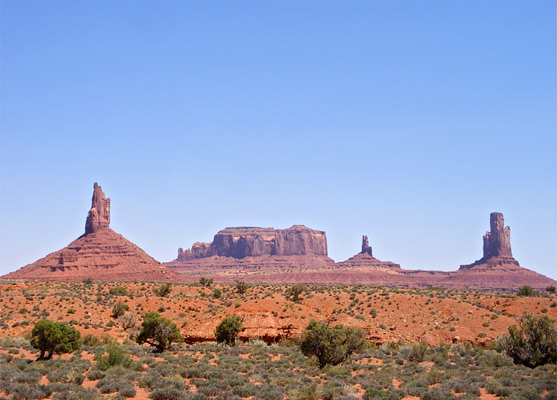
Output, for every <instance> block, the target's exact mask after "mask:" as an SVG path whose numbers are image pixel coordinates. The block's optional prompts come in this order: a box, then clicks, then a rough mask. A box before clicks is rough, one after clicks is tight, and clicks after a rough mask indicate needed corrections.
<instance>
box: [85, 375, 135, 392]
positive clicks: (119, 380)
mask: <svg viewBox="0 0 557 400" xmlns="http://www.w3.org/2000/svg"><path fill="white" fill-rule="evenodd" d="M95 387H97V389H99V392H100V393H102V394H107V393H116V392H118V393H119V392H122V391H124V392H125V393H131V391H133V392H134V396H135V388H134V384H133V383H132V382H130V381H129V380H127V379H125V378H123V377H119V376H115V375H107V376H105V377H104V378H102V379H101V380H100V381H98V382H97V384H96V385H95ZM125 397H128V396H125ZM132 397H133V396H132Z"/></svg>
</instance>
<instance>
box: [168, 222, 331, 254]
mask: <svg viewBox="0 0 557 400" xmlns="http://www.w3.org/2000/svg"><path fill="white" fill-rule="evenodd" d="M265 255H270V256H271V255H277V256H292V255H319V256H327V237H326V235H325V232H323V231H316V230H313V229H309V228H306V227H305V226H303V225H294V226H292V227H291V228H288V229H273V228H256V227H233V228H226V229H223V230H221V231H219V232H218V233H217V234H216V235H215V237H214V238H213V241H212V242H211V243H199V242H198V243H195V244H194V245H193V246H192V247H191V249H188V250H183V249H182V248H180V249H178V259H177V260H178V261H187V260H193V259H200V258H206V257H212V256H219V257H232V258H237V259H242V258H245V257H257V256H265Z"/></svg>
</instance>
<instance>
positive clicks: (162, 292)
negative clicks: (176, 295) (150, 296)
mask: <svg viewBox="0 0 557 400" xmlns="http://www.w3.org/2000/svg"><path fill="white" fill-rule="evenodd" d="M171 291H172V284H171V283H169V282H167V283H163V284H162V285H160V286H159V287H158V288H156V289H155V290H154V292H155V294H156V295H157V296H159V297H166V296H168V295H169V294H170V292H171Z"/></svg>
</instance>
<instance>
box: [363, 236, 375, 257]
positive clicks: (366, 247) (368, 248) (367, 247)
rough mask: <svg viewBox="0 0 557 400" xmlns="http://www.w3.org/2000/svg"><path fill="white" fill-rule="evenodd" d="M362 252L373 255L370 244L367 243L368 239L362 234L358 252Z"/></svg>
mask: <svg viewBox="0 0 557 400" xmlns="http://www.w3.org/2000/svg"><path fill="white" fill-rule="evenodd" d="M364 253H367V254H369V255H370V256H372V257H373V253H372V250H371V246H370V245H369V239H368V238H367V235H363V236H362V251H361V252H360V254H364Z"/></svg>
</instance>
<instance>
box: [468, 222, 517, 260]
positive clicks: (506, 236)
mask: <svg viewBox="0 0 557 400" xmlns="http://www.w3.org/2000/svg"><path fill="white" fill-rule="evenodd" d="M489 225H490V231H488V232H486V233H485V235H484V237H483V257H482V258H481V259H479V260H477V261H476V262H474V263H472V264H469V265H461V266H460V269H461V270H464V269H470V268H477V267H481V268H495V267H506V268H517V267H520V264H519V263H518V261H516V260H515V259H514V258H513V254H512V250H511V228H509V227H508V226H505V220H504V218H503V214H501V213H499V212H492V213H491V214H490V216H489Z"/></svg>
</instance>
